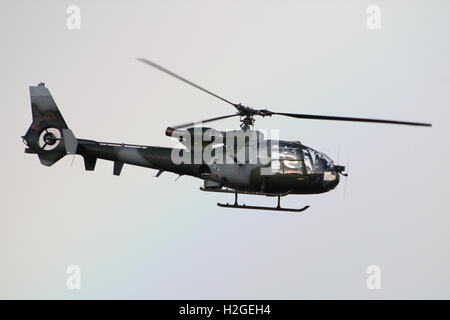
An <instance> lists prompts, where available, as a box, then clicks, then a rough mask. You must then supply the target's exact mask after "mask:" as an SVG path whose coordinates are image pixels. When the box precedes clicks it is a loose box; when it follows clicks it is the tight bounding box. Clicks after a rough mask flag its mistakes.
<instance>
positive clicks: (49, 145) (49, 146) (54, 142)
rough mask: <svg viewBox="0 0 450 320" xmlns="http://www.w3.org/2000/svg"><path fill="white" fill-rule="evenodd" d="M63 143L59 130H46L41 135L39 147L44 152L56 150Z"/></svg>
mask: <svg viewBox="0 0 450 320" xmlns="http://www.w3.org/2000/svg"><path fill="white" fill-rule="evenodd" d="M60 141H61V131H59V129H58V128H46V129H44V130H43V131H42V132H41V134H40V135H39V140H38V145H39V147H40V148H41V149H42V150H45V151H50V150H53V149H55V148H56V147H57V146H58V145H59V143H60Z"/></svg>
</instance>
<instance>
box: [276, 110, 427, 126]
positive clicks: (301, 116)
mask: <svg viewBox="0 0 450 320" xmlns="http://www.w3.org/2000/svg"><path fill="white" fill-rule="evenodd" d="M272 114H277V115H280V116H286V117H292V118H298V119H314V120H337V121H353V122H374V123H389V124H402V125H408V126H425V127H431V123H422V122H409V121H397V120H381V119H367V118H351V117H336V116H322V115H312V114H301V113H284V112H273V113H272Z"/></svg>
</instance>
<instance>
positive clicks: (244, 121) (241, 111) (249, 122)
mask: <svg viewBox="0 0 450 320" xmlns="http://www.w3.org/2000/svg"><path fill="white" fill-rule="evenodd" d="M137 60H139V61H141V62H143V63H145V64H147V65H149V66H152V67H153V68H156V69H158V70H160V71H162V72H164V73H166V74H168V75H170V76H172V77H174V78H176V79H178V80H181V81H183V82H184V83H187V84H189V85H190V86H193V87H194V88H197V89H199V90H201V91H203V92H205V93H207V94H209V95H211V96H213V97H215V98H217V99H220V100H222V101H223V102H226V103H228V104H230V105H232V106H233V107H234V108H236V110H237V113H236V114H232V115H224V116H218V117H215V118H210V119H206V120H203V121H198V122H188V123H185V124H181V125H178V126H173V127H174V128H183V127H188V126H191V125H194V124H196V123H200V122H201V123H206V122H212V121H217V120H222V119H227V118H231V117H234V116H240V121H241V128H242V129H243V130H247V129H249V128H250V127H252V126H253V124H254V122H255V118H254V117H255V116H261V117H266V116H269V117H270V116H273V115H278V116H285V117H290V118H297V119H309V120H331V121H351V122H366V123H383V124H397V125H408V126H423V127H431V123H423V122H411V121H398V120H383V119H371V118H356V117H343V116H326V115H313V114H303V113H286V112H274V111H270V110H267V109H253V108H251V107H247V106H244V105H242V104H240V103H234V102H231V101H230V100H228V99H225V98H224V97H222V96H219V95H218V94H216V93H214V92H212V91H209V90H207V89H205V88H203V87H201V86H199V85H198V84H196V83H194V82H192V81H190V80H188V79H186V78H184V77H182V76H180V75H178V74H176V73H174V72H172V71H170V70H168V69H166V68H164V67H162V66H160V65H159V64H156V63H154V62H152V61H150V60H148V59H145V58H137Z"/></svg>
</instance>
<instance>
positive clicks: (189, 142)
mask: <svg viewBox="0 0 450 320" xmlns="http://www.w3.org/2000/svg"><path fill="white" fill-rule="evenodd" d="M138 60H139V61H141V62H143V63H146V64H147V65H150V66H152V67H154V68H156V69H158V70H160V71H163V72H164V73H166V74H169V75H171V76H172V77H175V78H177V79H179V80H181V81H183V82H185V83H187V84H189V85H191V86H193V87H195V88H197V89H199V90H202V91H203V92H206V93H208V94H210V95H212V96H214V97H216V98H218V99H220V100H222V101H223V102H226V103H228V104H230V105H232V106H233V107H234V108H235V109H236V112H235V113H232V114H229V115H224V116H219V117H215V118H210V119H206V120H203V121H201V122H190V123H185V124H181V125H178V126H173V127H168V128H167V130H166V135H167V136H171V137H174V138H177V139H178V140H179V141H181V142H182V143H183V146H180V148H165V147H156V146H143V145H133V144H122V143H108V142H98V141H94V140H86V139H78V138H76V137H75V136H74V134H73V133H72V131H71V130H70V129H69V127H68V126H67V124H66V122H65V121H64V118H63V117H62V115H61V113H60V111H59V110H58V107H57V105H56V104H55V102H54V100H53V98H52V96H51V94H50V92H49V90H48V89H47V88H46V87H45V85H44V84H43V83H40V84H39V85H37V86H30V96H31V109H32V116H33V122H32V124H31V126H30V127H29V129H28V131H27V132H26V134H25V135H24V136H22V140H23V141H24V143H25V144H26V146H27V148H26V149H25V152H26V153H31V154H37V155H38V157H39V160H40V162H41V163H42V164H43V165H45V166H51V165H53V164H54V163H55V162H57V161H58V160H59V159H61V158H62V157H64V156H65V155H68V154H73V155H75V154H78V155H81V156H82V157H83V158H84V165H85V169H86V170H90V171H92V170H94V168H95V165H96V161H97V159H103V160H110V161H113V162H114V166H113V174H114V175H120V173H121V171H122V167H123V165H124V164H130V165H136V166H142V167H147V168H152V169H157V170H159V171H158V173H157V174H156V177H159V176H160V175H161V173H163V172H165V171H167V172H173V173H176V174H178V175H180V176H181V175H189V176H193V177H197V178H200V179H203V180H204V186H203V187H201V188H200V190H202V191H209V192H225V193H232V194H234V195H235V201H234V204H228V203H226V204H223V203H218V204H217V205H218V206H220V207H225V208H241V209H259V210H276V211H290V212H301V211H304V210H306V209H307V208H308V207H309V206H304V207H302V208H298V209H297V208H284V207H281V206H280V197H282V196H286V195H289V194H317V193H323V192H327V191H330V190H332V189H334V188H335V187H336V186H337V185H338V183H339V176H340V175H344V176H346V175H347V173H346V172H345V167H344V166H341V165H337V164H335V163H334V162H333V160H331V158H329V157H328V156H327V155H326V154H324V153H323V152H319V151H316V150H314V149H313V148H310V147H308V146H306V145H304V144H302V143H301V142H299V141H283V140H280V141H278V140H270V139H267V140H266V139H265V138H264V135H263V134H262V133H261V132H260V131H256V130H253V125H254V122H255V117H256V116H261V117H266V116H273V115H280V116H287V117H292V118H298V119H317V120H337V121H356V122H371V123H387V124H400V125H411V126H428V127H431V124H429V123H418V122H405V121H394V120H379V119H365V118H351V117H336V116H324V115H310V114H294V113H283V112H273V111H269V110H266V109H253V108H250V107H247V106H244V105H242V104H236V103H233V102H231V101H229V100H227V99H225V98H223V97H221V96H219V95H217V94H215V93H213V92H211V91H208V90H206V89H204V88H202V87H200V86H198V85H197V84H195V83H193V82H191V81H189V80H187V79H185V78H183V77H181V76H179V75H177V74H175V73H173V72H171V71H169V70H167V69H165V68H163V67H161V66H159V65H157V64H155V63H153V62H151V61H149V60H147V59H143V58H139V59H138ZM231 117H240V122H241V125H240V129H239V130H233V131H227V132H221V131H217V130H214V129H211V128H206V127H200V128H199V127H198V126H197V127H195V125H196V124H197V123H202V124H204V123H208V122H212V121H216V120H221V119H226V118H231ZM182 128H187V129H186V130H183V129H182ZM269 145H270V147H269ZM255 146H256V147H258V146H266V147H265V148H264V149H265V150H266V151H267V152H265V153H258V152H256V157H253V158H252V160H253V161H250V159H249V157H245V156H244V157H243V159H242V157H238V156H237V155H238V154H240V155H242V154H244V155H247V154H249V153H250V152H251V151H253V150H254V149H255V148H256V147H255ZM219 147H220V148H221V149H219ZM208 148H209V151H211V152H210V153H211V155H212V157H211V158H210V159H209V160H208V161H206V159H205V158H204V157H203V152H204V151H205V150H207V149H208ZM218 150H223V152H217V151H218ZM199 153H201V155H202V156H201V157H197V155H199ZM254 154H255V153H254ZM176 156H179V158H180V157H181V158H182V159H184V160H186V159H187V160H188V161H181V162H180V161H178V160H179V158H178V159H174V157H175V158H176ZM195 159H197V160H198V159H200V160H198V161H194V160H195ZM189 160H192V161H189ZM238 194H252V195H261V196H272V197H277V198H278V204H277V206H276V207H265V206H250V205H245V204H242V205H240V204H238Z"/></svg>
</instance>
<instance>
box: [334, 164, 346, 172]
mask: <svg viewBox="0 0 450 320" xmlns="http://www.w3.org/2000/svg"><path fill="white" fill-rule="evenodd" d="M334 170H336V172H339V173H341V172H344V171H345V166H339V165H336V166H334Z"/></svg>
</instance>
